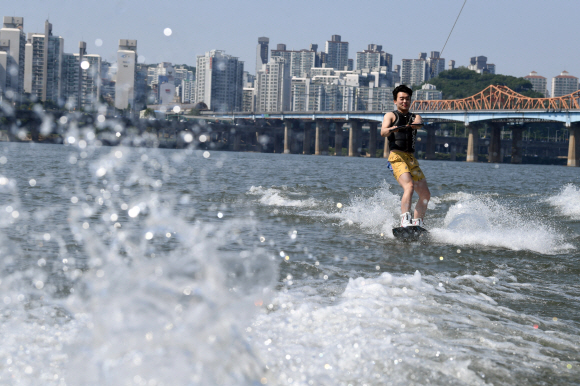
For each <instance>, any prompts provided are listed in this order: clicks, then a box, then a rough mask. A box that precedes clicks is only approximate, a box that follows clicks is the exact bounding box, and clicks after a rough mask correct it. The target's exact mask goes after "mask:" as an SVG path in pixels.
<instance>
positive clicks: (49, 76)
mask: <svg viewBox="0 0 580 386" xmlns="http://www.w3.org/2000/svg"><path fill="white" fill-rule="evenodd" d="M63 49H64V39H63V38H62V37H60V36H53V35H52V24H50V23H49V22H48V20H47V21H46V22H45V23H44V34H39V33H29V34H28V40H27V42H26V46H25V49H24V50H25V57H24V92H25V93H30V94H31V96H32V97H33V98H37V99H39V100H41V101H43V102H44V101H52V102H54V103H62V102H63V101H62V57H63V54H64V52H63Z"/></svg>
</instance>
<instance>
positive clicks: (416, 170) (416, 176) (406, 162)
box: [389, 150, 425, 181]
mask: <svg viewBox="0 0 580 386" xmlns="http://www.w3.org/2000/svg"><path fill="white" fill-rule="evenodd" d="M389 164H390V166H389V169H391V170H392V171H393V175H394V176H395V179H396V180H397V181H399V177H401V174H403V173H411V178H412V179H413V181H421V180H423V179H425V175H424V174H423V171H422V170H421V168H420V167H419V161H417V158H415V156H414V155H413V154H410V153H405V152H404V151H399V150H391V153H390V154H389Z"/></svg>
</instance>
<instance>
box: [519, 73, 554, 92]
mask: <svg viewBox="0 0 580 386" xmlns="http://www.w3.org/2000/svg"><path fill="white" fill-rule="evenodd" d="M524 79H526V80H529V81H530V83H531V84H532V86H533V90H534V91H536V92H539V93H541V94H543V95H544V97H546V98H548V97H549V93H548V81H547V80H546V78H544V77H543V76H541V75H538V73H537V72H536V71H532V72H530V74H529V75H526V76H524Z"/></svg>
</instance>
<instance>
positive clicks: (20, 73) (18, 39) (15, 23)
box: [0, 16, 26, 95]
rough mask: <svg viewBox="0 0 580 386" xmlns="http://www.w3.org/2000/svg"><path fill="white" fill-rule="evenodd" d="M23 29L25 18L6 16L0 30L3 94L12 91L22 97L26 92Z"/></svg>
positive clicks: (0, 67) (0, 72) (1, 85)
mask: <svg viewBox="0 0 580 386" xmlns="http://www.w3.org/2000/svg"><path fill="white" fill-rule="evenodd" d="M23 28H24V18H22V17H12V16H4V24H3V26H2V28H1V29H0V61H2V63H3V64H0V88H1V91H0V92H1V93H5V92H6V91H8V90H10V91H12V92H13V93H16V94H17V95H21V94H22V92H23V91H24V61H25V54H24V52H25V47H26V36H25V34H24V31H23ZM2 52H4V54H1V53H2ZM1 55H4V59H1ZM2 73H3V75H2Z"/></svg>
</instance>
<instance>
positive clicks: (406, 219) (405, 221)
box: [401, 212, 413, 228]
mask: <svg viewBox="0 0 580 386" xmlns="http://www.w3.org/2000/svg"><path fill="white" fill-rule="evenodd" d="M412 225H413V223H412V222H411V213H409V212H406V213H403V214H402V215H401V228H406V227H410V226H412Z"/></svg>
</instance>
